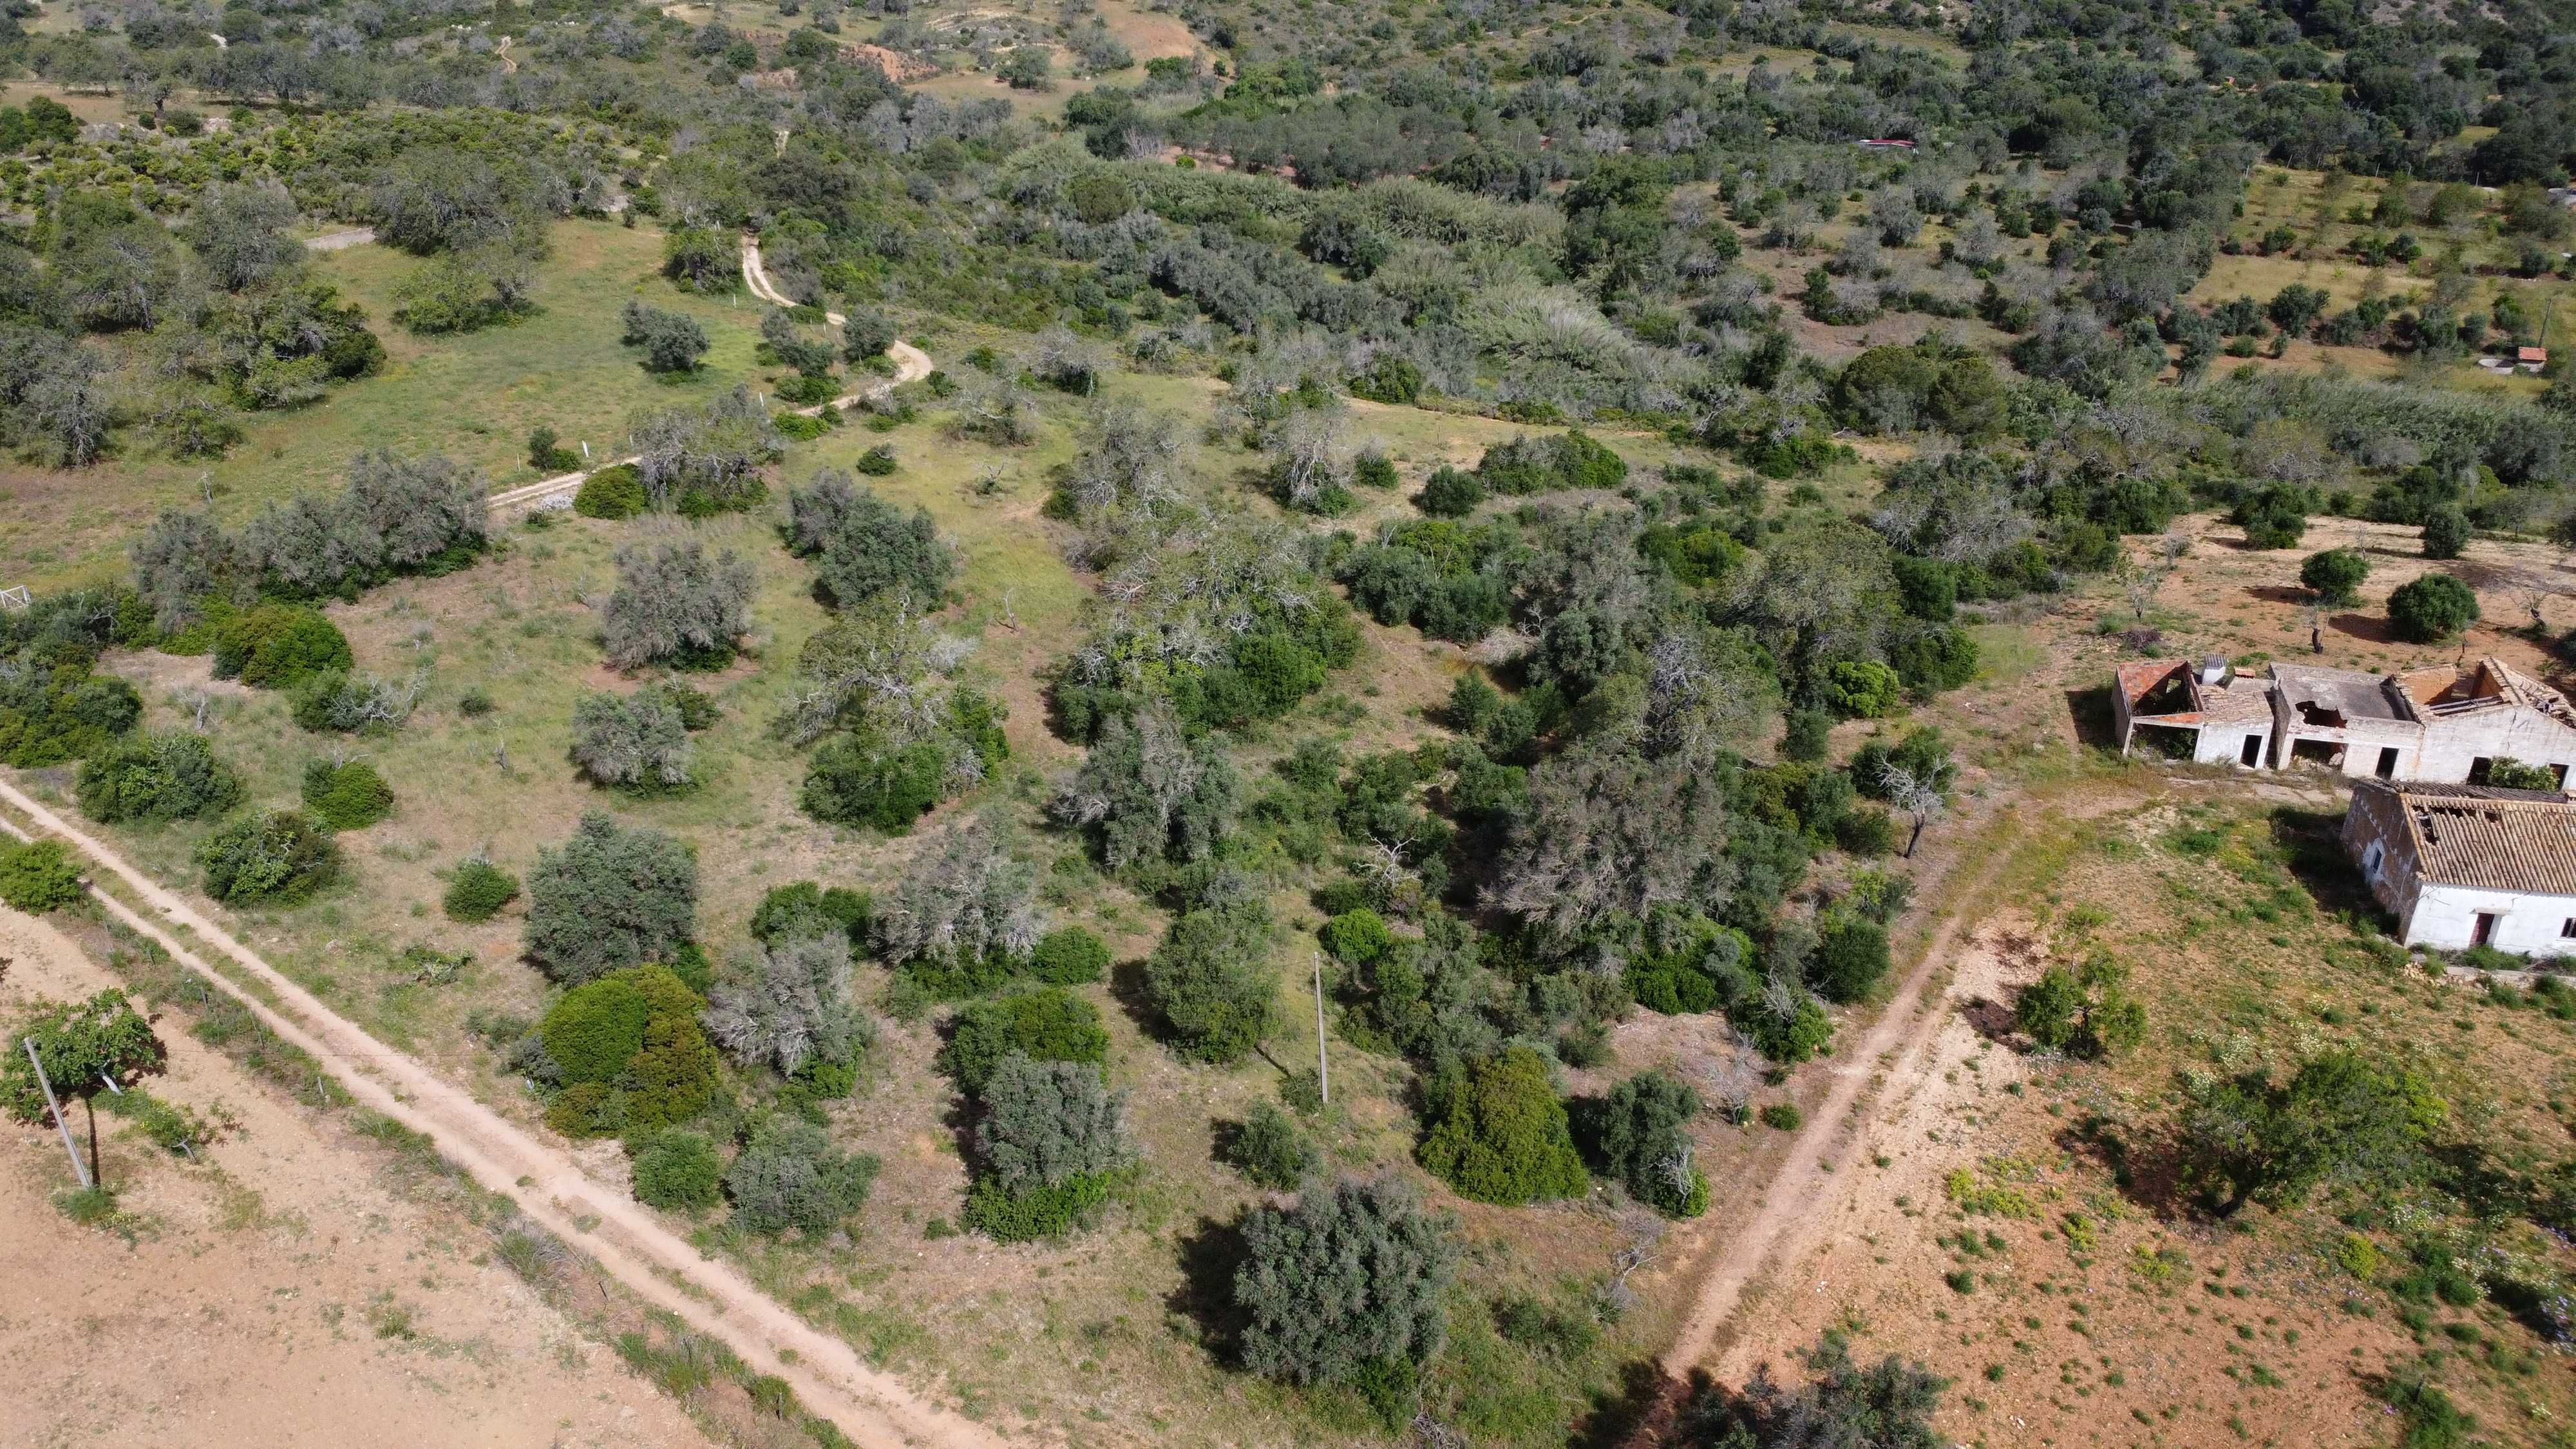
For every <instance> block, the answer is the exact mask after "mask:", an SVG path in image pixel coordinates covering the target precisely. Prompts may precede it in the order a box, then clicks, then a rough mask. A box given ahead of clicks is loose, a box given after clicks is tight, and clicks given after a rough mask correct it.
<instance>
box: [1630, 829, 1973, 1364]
mask: <svg viewBox="0 0 2576 1449" xmlns="http://www.w3.org/2000/svg"><path fill="white" fill-rule="evenodd" d="M1969 848H1974V847H1969ZM2009 859H2010V853H2009V852H2007V851H1999V850H1991V849H1989V850H1987V851H1986V852H1985V853H1984V857H1983V858H1982V859H1980V860H1977V861H1975V862H1973V864H1972V863H1970V862H1967V861H1960V862H1956V863H1954V864H1953V865H1952V866H1951V867H1950V872H1951V875H1950V877H1949V878H1945V879H1944V880H1943V882H1942V885H1943V887H1944V888H1945V893H1946V894H1947V897H1948V899H1950V900H1952V901H1962V900H1974V899H1976V898H1977V897H1978V896H1980V895H1982V894H1983V893H1984V892H1985V891H1986V890H1987V889H1988V888H1989V887H1991V886H1992V885H1993V884H1994V882H1995V879H1996V878H1997V877H1998V876H1999V875H2000V874H2001V873H2002V871H2003V869H2004V866H2005V864H2006V862H2007V861H2008V860H2009ZM1963 868H1964V869H1970V870H1972V871H1973V872H1974V874H1973V875H1972V876H1971V877H1970V878H1969V879H1968V880H1967V881H1965V882H1963V883H1959V884H1958V885H1957V886H1956V888H1955V889H1950V887H1951V886H1952V884H1953V880H1954V879H1955V877H1956V875H1957V872H1959V871H1960V870H1961V869H1963ZM1974 924H1975V923H1974V921H1973V920H1971V919H1969V918H1968V917H1967V916H1966V915H1964V914H1962V913H1960V912H1957V911H1950V912H1948V913H1947V914H1945V915H1944V917H1943V919H1942V921H1941V924H1940V926H1939V928H1938V929H1937V930H1936V931H1935V932H1934V933H1933V936H1932V939H1931V941H1930V942H1929V943H1928V944H1926V945H1925V946H1924V948H1923V954H1922V958H1921V959H1920V960H1919V961H1917V962H1916V963H1915V967H1914V970H1913V971H1912V972H1911V973H1910V974H1908V975H1907V976H1906V978H1905V981H1904V983H1903V984H1902V985H1900V986H1899V987H1898V988H1897V991H1896V995H1895V996H1894V998H1893V999H1891V1000H1890V1001H1889V1002H1888V1004H1887V1009H1886V1010H1885V1011H1883V1012H1881V1013H1879V1018H1878V1020H1877V1021H1876V1022H1875V1023H1873V1024H1872V1025H1871V1027H1870V1029H1869V1033H1868V1034H1867V1035H1866V1036H1864V1037H1862V1038H1861V1039H1860V1041H1859V1042H1858V1043H1855V1044H1851V1045H1847V1046H1845V1047H1842V1048H1839V1049H1838V1050H1837V1051H1836V1052H1835V1061H1836V1062H1837V1066H1836V1067H1835V1069H1834V1080H1833V1086H1832V1088H1831V1090H1829V1091H1828V1092H1827V1093H1826V1095H1825V1100H1824V1102H1823V1104H1822V1105H1820V1106H1818V1107H1817V1109H1816V1110H1815V1112H1814V1114H1813V1115H1812V1116H1810V1117H1809V1119H1808V1125H1807V1127H1806V1129H1805V1130H1804V1131H1803V1132H1801V1133H1800V1134H1799V1137H1798V1140H1797V1142H1796V1143H1795V1144H1794V1145H1793V1146H1792V1147H1791V1148H1790V1149H1789V1156H1788V1158H1787V1160H1786V1161H1784V1162H1782V1163H1781V1165H1780V1170H1779V1172H1777V1173H1776V1174H1774V1175H1773V1176H1772V1178H1771V1182H1770V1185H1769V1186H1768V1187H1766V1188H1764V1189H1763V1193H1762V1202H1761V1205H1760V1206H1759V1207H1758V1208H1756V1209H1755V1210H1754V1214H1753V1216H1752V1217H1751V1218H1750V1219H1748V1220H1747V1221H1746V1222H1745V1224H1744V1227H1743V1230H1742V1231H1740V1232H1738V1233H1737V1234H1736V1235H1735V1237H1734V1239H1733V1240H1732V1241H1730V1242H1729V1243H1728V1244H1727V1245H1726V1248H1725V1251H1723V1252H1722V1253H1720V1254H1719V1255H1718V1256H1717V1258H1716V1259H1715V1260H1714V1261H1713V1262H1711V1263H1710V1264H1709V1266H1708V1267H1707V1269H1706V1270H1705V1277H1703V1279H1702V1280H1701V1285H1700V1293H1699V1301H1698V1303H1697V1304H1695V1305H1694V1306H1693V1307H1692V1309H1691V1313H1690V1316H1689V1317H1688V1318H1686V1319H1684V1320H1683V1321H1682V1329H1681V1332H1680V1333H1679V1334H1678V1335H1676V1336H1675V1338H1674V1340H1673V1344H1672V1347H1670V1348H1668V1349H1666V1350H1665V1351H1664V1355H1663V1366H1664V1372H1665V1374H1666V1375H1667V1376H1669V1377H1670V1378H1671V1379H1673V1380H1675V1381H1680V1380H1683V1379H1686V1378H1687V1377H1688V1376H1689V1375H1690V1372H1691V1371H1692V1370H1693V1369H1701V1368H1705V1369H1709V1370H1711V1371H1712V1372H1716V1371H1718V1370H1720V1369H1721V1368H1724V1367H1729V1365H1725V1364H1722V1363H1717V1364H1713V1363H1710V1362H1709V1361H1708V1360H1709V1357H1710V1354H1711V1353H1712V1351H1714V1350H1715V1349H1716V1348H1717V1346H1718V1339H1719V1336H1720V1335H1721V1334H1723V1333H1724V1332H1725V1331H1726V1329H1727V1327H1728V1325H1729V1324H1730V1323H1731V1322H1732V1321H1733V1319H1734V1317H1735V1313H1736V1310H1737V1309H1738V1308H1739V1307H1741V1306H1742V1304H1743V1301H1744V1293H1745V1290H1746V1289H1747V1288H1748V1287H1750V1286H1751V1285H1752V1283H1753V1280H1754V1278H1755V1277H1756V1276H1757V1275H1759V1274H1760V1273H1761V1272H1762V1271H1763V1270H1764V1269H1765V1268H1766V1267H1768V1266H1770V1265H1771V1264H1772V1263H1774V1262H1775V1261H1776V1262H1789V1261H1793V1260H1794V1259H1795V1258H1797V1257H1798V1256H1800V1255H1801V1254H1803V1253H1804V1252H1805V1251H1806V1250H1807V1248H1808V1247H1809V1246H1810V1245H1812V1243H1813V1242H1814V1240H1815V1238H1816V1237H1817V1236H1818V1235H1820V1234H1822V1233H1825V1232H1827V1231H1830V1229H1831V1226H1832V1224H1831V1220H1830V1219H1829V1218H1828V1217H1827V1216H1826V1215H1824V1214H1822V1213H1819V1212H1817V1211H1816V1205H1817V1203H1818V1202H1820V1201H1821V1200H1823V1198H1824V1197H1825V1196H1826V1195H1827V1194H1828V1193H1829V1192H1831V1191H1833V1190H1835V1189H1837V1188H1838V1187H1839V1186H1840V1184H1838V1183H1837V1182H1836V1181H1835V1179H1834V1177H1833V1175H1832V1173H1831V1172H1829V1171H1827V1170H1826V1169H1825V1168H1824V1166H1823V1164H1824V1163H1826V1162H1828V1161H1832V1160H1835V1159H1837V1158H1842V1157H1846V1156H1848V1155H1849V1154H1848V1153H1847V1152H1845V1151H1844V1150H1843V1149H1844V1148H1845V1147H1847V1146H1855V1145H1857V1144H1856V1143H1854V1142H1853V1140H1852V1139H1853V1138H1855V1137H1856V1136H1857V1135H1858V1134H1859V1133H1860V1132H1861V1131H1862V1130H1863V1126H1864V1121H1863V1118H1864V1114H1863V1113H1862V1112H1861V1111H1860V1110H1859V1109H1860V1107H1861V1106H1862V1105H1863V1098H1864V1095H1865V1094H1866V1095H1867V1096H1869V1097H1870V1098H1872V1099H1875V1098H1876V1097H1877V1096H1878V1095H1880V1094H1881V1093H1882V1092H1884V1091H1885V1090H1886V1089H1887V1088H1888V1087H1889V1084H1890V1083H1894V1082H1903V1081H1905V1080H1907V1079H1908V1077H1909V1074H1914V1073H1920V1072H1921V1071H1922V1070H1923V1065H1924V1062H1925V1061H1926V1060H1927V1053H1928V1052H1929V1051H1930V1049H1931V1047H1932V1045H1933V1043H1934V1042H1935V1041H1937V1040H1938V1038H1939V1035H1940V1027H1941V1023H1942V1021H1943V1019H1944V1017H1945V1012H1944V1010H1943V1008H1944V1005H1945V1003H1946V1002H1947V1000H1948V993H1947V992H1946V991H1943V990H1939V989H1936V987H1935V982H1936V981H1937V980H1939V979H1940V978H1941V977H1942V968H1943V966H1944V965H1945V963H1946V962H1947V961H1948V959H1949V957H1950V954H1951V951H1952V950H1953V948H1954V947H1955V946H1956V944H1957V941H1958V936H1959V932H1960V931H1961V930H1962V929H1963V928H1964V927H1967V926H1973V925H1974ZM1828 1154H1830V1156H1829V1155H1828ZM1720 1376H1721V1377H1723V1374H1722V1373H1721V1374H1720Z"/></svg>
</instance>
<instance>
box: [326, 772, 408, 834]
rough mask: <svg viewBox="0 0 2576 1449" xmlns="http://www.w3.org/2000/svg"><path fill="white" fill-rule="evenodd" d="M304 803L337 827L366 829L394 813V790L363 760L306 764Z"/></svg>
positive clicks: (333, 826) (332, 826)
mask: <svg viewBox="0 0 2576 1449" xmlns="http://www.w3.org/2000/svg"><path fill="white" fill-rule="evenodd" d="M304 805H305V808H307V809H309V810H311V811H312V812H313V813H314V815H315V816H316V817H318V818H319V819H320V820H321V821H322V823H323V824H325V825H328V826H330V827H331V828H332V829H334V830H364V829H366V828H367V827H368V826H370V825H373V824H375V823H376V822H377V821H379V820H382V819H384V818H385V817H386V816H388V815H391V814H393V813H394V791H393V787H392V786H391V785H388V784H386V783H385V777H384V776H382V775H380V774H378V773H376V767H375V766H373V765H370V764H368V763H367V762H366V761H364V760H351V761H349V762H348V763H346V764H341V765H335V764H332V763H331V762H330V761H328V760H315V761H314V762H312V763H311V764H309V765H306V766H305V767H304Z"/></svg>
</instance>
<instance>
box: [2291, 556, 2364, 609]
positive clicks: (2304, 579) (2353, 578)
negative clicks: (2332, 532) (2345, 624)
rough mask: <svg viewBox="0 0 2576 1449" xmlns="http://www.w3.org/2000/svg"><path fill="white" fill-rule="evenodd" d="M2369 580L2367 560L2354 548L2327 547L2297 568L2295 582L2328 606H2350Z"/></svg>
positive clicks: (2309, 557)
mask: <svg viewBox="0 0 2576 1449" xmlns="http://www.w3.org/2000/svg"><path fill="white" fill-rule="evenodd" d="M2369 577H2370V560H2369V558H2368V557H2366V556H2364V555H2363V554H2362V553H2361V552H2360V551H2359V550H2357V549H2349V548H2330V549H2327V550H2325V551H2324V552H2323V553H2312V554H2309V555H2308V558H2307V562H2305V563H2303V564H2300V565H2299V582H2300V583H2302V584H2304V585H2306V586H2307V588H2308V591H2309V592H2311V593H2313V594H2315V595H2316V596H2317V598H2318V599H2319V600H2320V601H2321V602H2324V603H2328V604H2349V603H2351V602H2352V601H2353V599H2354V598H2355V597H2357V596H2358V595H2359V593H2360V591H2361V585H2362V582H2363V580H2365V579H2368V578H2369Z"/></svg>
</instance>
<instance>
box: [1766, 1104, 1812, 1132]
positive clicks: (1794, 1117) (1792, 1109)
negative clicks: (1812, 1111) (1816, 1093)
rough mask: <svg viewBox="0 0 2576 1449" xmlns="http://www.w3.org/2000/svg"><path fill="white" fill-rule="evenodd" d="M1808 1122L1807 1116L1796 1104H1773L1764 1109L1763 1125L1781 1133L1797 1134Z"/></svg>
mask: <svg viewBox="0 0 2576 1449" xmlns="http://www.w3.org/2000/svg"><path fill="white" fill-rule="evenodd" d="M1806 1120H1807V1114H1806V1113H1804V1112H1801V1111H1799V1110H1798V1106H1797V1104H1796V1103H1795V1102H1773V1103H1772V1104H1770V1105H1769V1106H1767V1107H1764V1108H1763V1109H1762V1125H1763V1126H1765V1127H1770V1128H1773V1129H1776V1130H1778V1131H1781V1132H1795V1131H1797V1130H1798V1129H1799V1128H1800V1127H1801V1126H1803V1125H1805V1123H1806Z"/></svg>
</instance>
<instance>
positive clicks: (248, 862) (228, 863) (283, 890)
mask: <svg viewBox="0 0 2576 1449" xmlns="http://www.w3.org/2000/svg"><path fill="white" fill-rule="evenodd" d="M196 862H197V865H198V866H199V867H200V868H201V869H203V870H204V871H205V873H206V894H208V895H210V896H213V897H214V898H215V899H216V900H219V901H222V902H224V903H225V904H226V905H234V906H245V905H253V904H256V903H259V902H263V901H266V902H273V903H275V904H278V905H295V904H297V903H299V902H302V901H305V900H308V899H310V898H311V897H312V895H313V893H314V892H315V891H317V890H320V889H321V888H322V887H324V886H326V885H329V884H330V883H331V882H332V881H333V880H334V879H336V878H337V877H338V875H339V872H340V847H339V846H337V845H335V844H333V843H332V840H331V837H330V836H329V835H327V834H325V833H323V831H322V830H320V829H319V828H317V827H316V826H315V825H314V823H313V822H312V821H311V820H308V819H306V818H305V817H304V816H303V815H301V814H299V813H297V812H295V811H293V810H272V811H269V812H267V813H266V814H263V815H246V816H243V817H242V818H240V819H238V820H235V821H232V822H231V823H229V824H227V825H225V826H223V827H222V828H221V829H218V830H217V831H216V832H215V833H214V834H212V835H210V836H208V837H206V839H205V840H204V841H203V842H202V843H200V844H199V845H198V846H197V850H196Z"/></svg>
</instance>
